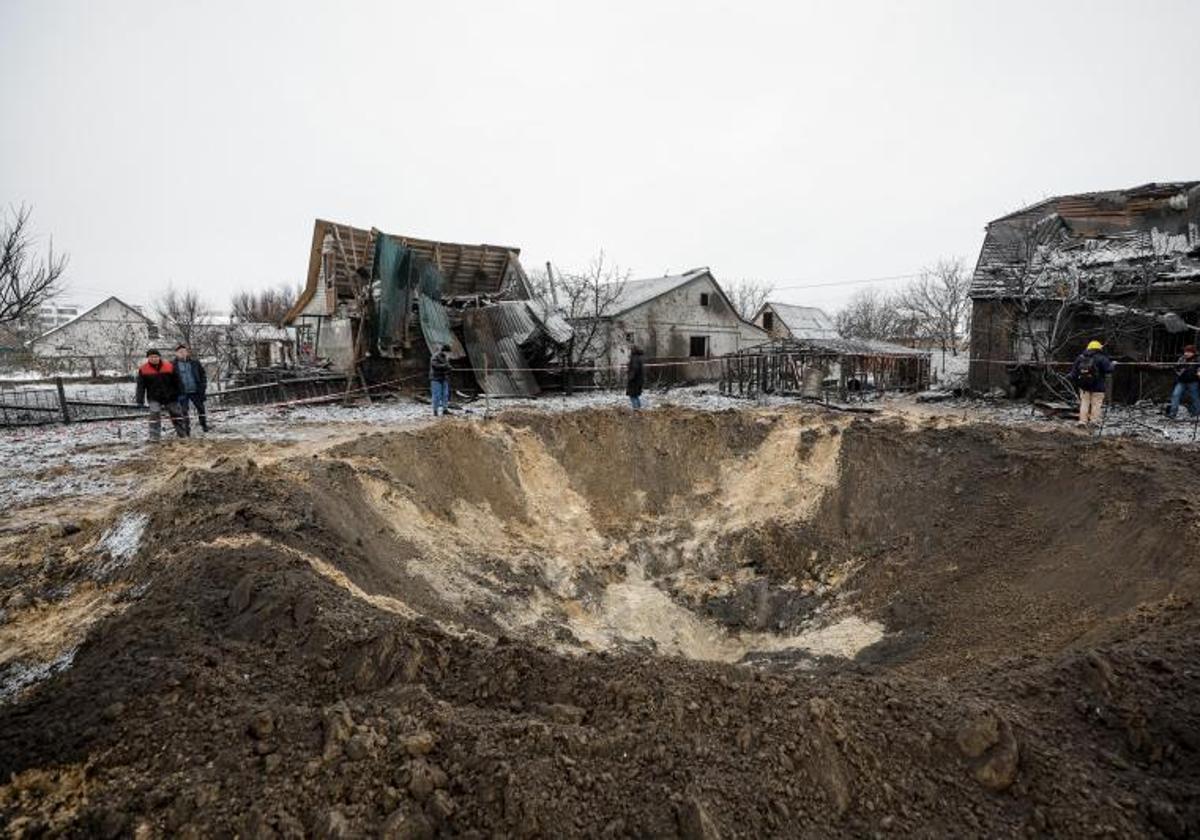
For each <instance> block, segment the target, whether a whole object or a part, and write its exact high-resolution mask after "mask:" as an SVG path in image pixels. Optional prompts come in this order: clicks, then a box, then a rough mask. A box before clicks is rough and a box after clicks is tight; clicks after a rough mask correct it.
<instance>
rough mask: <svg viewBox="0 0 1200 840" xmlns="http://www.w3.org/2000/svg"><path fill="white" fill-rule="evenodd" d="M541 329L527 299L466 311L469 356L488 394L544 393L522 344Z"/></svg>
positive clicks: (483, 388) (464, 314)
mask: <svg viewBox="0 0 1200 840" xmlns="http://www.w3.org/2000/svg"><path fill="white" fill-rule="evenodd" d="M537 330H538V325H537V324H536V323H535V322H534V320H533V316H532V315H531V314H530V312H529V308H528V307H527V306H525V303H524V301H510V302H506V303H498V304H495V305H493V306H485V307H482V308H480V309H468V310H465V311H464V312H463V337H464V338H465V340H466V344H467V356H468V357H469V358H470V359H471V367H472V368H474V369H475V379H476V380H477V381H478V382H479V387H480V389H481V390H483V391H484V392H485V393H488V394H505V395H514V396H518V395H519V396H526V397H535V396H537V395H538V394H539V393H541V389H540V388H539V387H538V384H537V380H536V379H535V378H534V376H533V371H530V370H528V369H527V368H528V364H527V363H526V361H525V356H524V354H523V353H522V352H521V345H522V344H523V343H524V342H525V341H527V340H528V339H529V338H530V337H532V335H533V334H534V333H535V332H536V331H537Z"/></svg>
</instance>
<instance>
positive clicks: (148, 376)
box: [135, 348, 188, 441]
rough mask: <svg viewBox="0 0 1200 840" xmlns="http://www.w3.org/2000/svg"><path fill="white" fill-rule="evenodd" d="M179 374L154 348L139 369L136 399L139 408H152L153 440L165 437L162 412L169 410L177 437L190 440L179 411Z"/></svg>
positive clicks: (151, 433) (151, 425)
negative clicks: (163, 435) (146, 406)
mask: <svg viewBox="0 0 1200 840" xmlns="http://www.w3.org/2000/svg"><path fill="white" fill-rule="evenodd" d="M179 392H180V388H179V374H178V373H177V372H176V371H175V366H174V365H172V364H171V363H170V362H168V361H165V360H164V359H163V357H162V354H161V353H159V352H158V351H157V350H155V349H154V348H151V349H149V350H147V351H146V362H145V364H143V365H142V366H141V367H140V368H138V374H137V396H136V398H135V401H136V402H137V404H138V405H139V406H145V405H146V404H147V403H149V405H150V440H152V441H157V440H160V439H161V438H162V413H163V410H164V409H166V412H167V414H169V415H170V416H171V423H172V425H174V426H175V435H176V437H187V434H188V433H187V428H186V427H185V426H184V424H183V417H182V416H181V415H180V411H179Z"/></svg>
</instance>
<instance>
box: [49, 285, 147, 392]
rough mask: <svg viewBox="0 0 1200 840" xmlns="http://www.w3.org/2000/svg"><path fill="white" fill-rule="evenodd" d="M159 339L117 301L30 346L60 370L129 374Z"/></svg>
mask: <svg viewBox="0 0 1200 840" xmlns="http://www.w3.org/2000/svg"><path fill="white" fill-rule="evenodd" d="M157 338H158V327H156V326H155V325H154V323H153V322H152V321H151V320H150V319H149V318H147V317H146V316H145V315H143V314H142V313H141V312H139V311H138V310H137V309H136V308H134V307H132V306H130V305H129V304H127V303H125V302H124V301H122V300H120V299H119V298H116V297H110V298H108V299H107V300H105V301H103V302H101V303H98V304H96V305H95V306H93V307H92V308H91V309H88V310H85V311H84V312H82V313H80V314H78V315H76V316H75V317H74V318H72V319H70V320H68V321H64V322H63V323H61V324H58V325H56V326H54V327H52V328H51V329H49V330H47V331H46V332H44V333H42V334H41V335H39V336H38V337H37V338H35V339H33V340H32V341H30V342H29V345H28V346H29V350H30V351H31V352H32V353H33V355H34V356H35V357H37V358H39V359H46V360H54V361H55V364H56V365H58V366H59V367H61V369H63V370H75V371H80V372H91V373H93V374H95V373H100V372H102V371H119V372H122V373H128V372H129V371H130V370H131V369H132V367H133V366H134V365H135V363H136V362H137V360H138V359H140V358H141V357H142V356H143V355H144V354H145V352H146V348H147V346H148V345H149V344H150V342H152V341H154V340H156V339H157Z"/></svg>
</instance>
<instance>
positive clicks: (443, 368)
mask: <svg viewBox="0 0 1200 840" xmlns="http://www.w3.org/2000/svg"><path fill="white" fill-rule="evenodd" d="M450 370H451V364H450V345H449V344H443V345H442V347H441V349H440V350H438V351H437V352H436V353H434V354H433V355H432V356H431V357H430V359H429V395H430V398H431V401H432V402H433V416H434V417H437V416H438V414H443V415H444V414H445V413H446V412H447V411H449V409H450ZM439 409H441V410H440V411H439Z"/></svg>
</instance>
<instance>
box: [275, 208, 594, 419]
mask: <svg viewBox="0 0 1200 840" xmlns="http://www.w3.org/2000/svg"><path fill="white" fill-rule="evenodd" d="M519 254H520V250H519V249H517V248H512V247H506V246H497V245H465V244H460V243H453V242H436V241H433V240H427V239H417V238H413V237H408V236H398V235H392V234H387V233H383V232H382V231H380V230H377V229H374V228H372V229H370V230H367V229H362V228H355V227H352V226H350V225H345V224H338V223H335V222H330V221H326V220H324V219H318V220H317V221H316V223H315V225H314V228H313V238H312V247H311V251H310V256H309V267H308V277H307V280H306V283H305V287H304V291H303V292H302V293H301V295H300V297H299V299H298V300H297V301H296V304H295V305H294V306H293V307H292V309H291V310H290V311H289V312H288V314H287V316H286V317H285V319H284V320H285V323H287V324H290V325H293V326H295V328H296V330H297V340H298V347H299V353H300V357H301V360H302V361H305V362H307V363H309V364H320V365H326V366H328V367H330V368H332V369H334V370H339V371H343V372H345V373H347V374H348V375H352V376H356V377H358V378H360V380H362V381H363V382H366V383H369V384H370V385H372V386H375V385H379V386H386V385H410V386H411V385H424V381H425V380H424V377H425V375H426V373H427V371H428V367H429V358H430V356H431V352H432V351H431V348H432V349H436V348H439V347H441V346H442V345H450V347H451V348H452V351H451V359H452V361H453V362H454V364H455V369H456V373H455V375H454V379H455V381H454V387H455V388H470V389H475V388H478V389H479V390H482V391H484V392H486V393H489V394H493V395H499V396H534V395H536V394H538V393H539V392H540V390H541V388H542V387H543V386H544V385H545V384H546V379H547V376H546V375H543V371H545V370H546V369H549V368H553V367H555V366H556V365H557V360H558V357H559V355H560V354H561V352H562V351H563V349H564V348H565V346H566V345H567V343H568V342H569V341H570V338H571V334H572V331H571V328H570V326H569V325H568V324H567V323H566V321H565V320H564V319H563V318H562V317H561V316H560V315H559V314H558V313H557V312H556V311H555V310H554V309H553V308H552V307H550V306H548V305H546V304H545V303H544V302H543V301H541V300H540V299H539V298H537V297H536V296H535V295H534V294H533V292H532V290H531V287H530V284H529V280H528V278H527V276H526V275H525V271H524V269H523V268H522V267H521V263H520V260H519V259H518V256H519Z"/></svg>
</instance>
